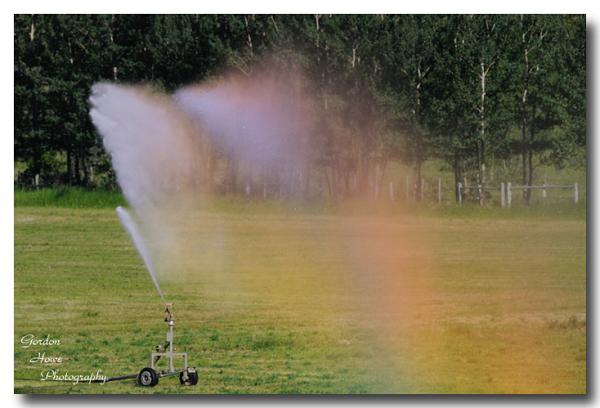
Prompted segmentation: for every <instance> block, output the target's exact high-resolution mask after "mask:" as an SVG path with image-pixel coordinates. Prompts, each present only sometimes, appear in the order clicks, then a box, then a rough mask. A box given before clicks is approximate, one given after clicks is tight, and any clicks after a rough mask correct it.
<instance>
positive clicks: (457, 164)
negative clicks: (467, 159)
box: [452, 150, 462, 203]
mask: <svg viewBox="0 0 600 408" xmlns="http://www.w3.org/2000/svg"><path fill="white" fill-rule="evenodd" d="M452 169H453V170H454V199H455V200H456V202H457V203H458V194H459V192H458V183H459V182H460V181H461V179H462V172H461V168H460V157H459V154H458V151H457V150H455V151H454V161H453V163H452Z"/></svg>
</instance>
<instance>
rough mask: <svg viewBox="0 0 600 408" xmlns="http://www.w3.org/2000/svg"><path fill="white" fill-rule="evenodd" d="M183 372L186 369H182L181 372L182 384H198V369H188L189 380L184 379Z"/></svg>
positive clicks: (180, 380)
mask: <svg viewBox="0 0 600 408" xmlns="http://www.w3.org/2000/svg"><path fill="white" fill-rule="evenodd" d="M183 373H184V371H182V372H181V373H179V383H180V384H181V385H196V384H198V373H197V372H196V371H188V372H187V376H188V378H187V380H184V379H183Z"/></svg>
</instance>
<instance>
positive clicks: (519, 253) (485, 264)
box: [14, 203, 586, 394]
mask: <svg viewBox="0 0 600 408" xmlns="http://www.w3.org/2000/svg"><path fill="white" fill-rule="evenodd" d="M231 205H232V207H229V208H226V207H217V208H211V209H210V211H208V212H207V213H206V214H205V215H204V216H203V217H202V223H200V224H199V225H198V226H196V225H194V226H193V227H194V228H199V229H201V230H202V231H201V234H200V236H202V237H205V240H203V241H197V242H196V244H198V245H197V246H186V247H185V248H183V249H182V252H181V255H182V257H181V258H182V259H185V260H186V261H185V262H182V263H181V264H180V265H176V267H175V265H174V268H173V270H172V271H171V272H170V274H169V275H168V276H166V275H163V276H161V282H162V285H163V289H164V290H165V292H166V293H167V297H168V299H169V300H172V301H173V302H174V303H175V313H176V319H177V328H176V345H177V347H178V349H179V350H185V351H187V352H188V353H189V354H190V359H191V362H192V364H193V365H195V366H197V367H198V369H199V370H200V371H199V372H200V382H199V385H198V386H196V387H181V386H180V385H179V384H178V381H177V379H175V378H164V379H161V381H160V383H159V385H158V386H157V387H156V388H154V389H146V388H141V387H138V386H136V385H135V382H134V381H124V382H118V383H109V384H106V385H95V384H92V385H88V384H78V385H72V384H61V383H55V382H42V381H40V380H39V378H40V373H41V372H42V371H45V370H47V369H49V368H55V369H60V370H65V371H68V372H70V373H73V374H88V373H91V372H95V371H96V370H97V369H101V370H102V371H103V372H104V373H105V374H107V375H120V374H130V373H136V372H138V371H139V370H140V369H141V368H142V367H143V366H144V365H146V364H147V360H148V356H149V352H150V351H151V350H152V348H153V346H155V345H156V344H159V343H160V342H162V341H163V339H164V331H165V329H166V327H165V324H164V323H163V322H162V320H161V316H162V308H161V304H160V300H159V299H158V296H157V295H156V294H155V292H154V289H153V287H152V284H151V282H150V280H149V278H148V276H147V273H146V272H145V270H144V268H143V266H142V264H141V262H140V261H139V259H138V257H137V255H136V253H135V250H134V249H133V248H132V246H131V244H130V243H129V240H128V238H127V236H126V234H125V232H124V231H122V229H121V227H120V225H119V224H118V221H117V219H116V217H115V215H114V212H113V209H112V208H110V209H93V208H88V209H74V208H73V209H72V208H57V207H21V206H17V208H15V340H14V341H15V391H16V392H20V393H190V392H191V393H286V394H289V393H292V394H293V393H373V392H375V393H377V392H380V393H393V392H400V393H432V392H433V393H477V392H483V393H490V392H491V393H511V392H520V393H545V392H550V393H552V392H554V393H556V392H558V393H583V392H585V387H586V365H585V364H586V363H585V356H586V343H585V334H586V314H585V304H586V303H585V287H586V275H585V236H586V229H585V221H584V220H582V219H581V218H580V216H575V217H573V216H561V215H556V214H555V215H554V217H552V218H550V217H547V218H545V217H542V218H530V217H529V216H522V217H518V216H517V215H514V216H513V217H514V218H511V219H505V218H503V216H495V215H494V214H490V215H489V216H481V217H479V216H476V217H471V218H467V217H466V216H464V214H463V213H461V212H460V211H466V209H459V210H457V212H451V211H448V212H447V213H443V214H442V213H439V212H438V213H428V212H425V211H423V213H421V214H418V216H413V215H414V213H412V215H411V216H408V217H401V216H387V215H386V216H385V217H383V216H359V215H355V216H345V215H344V216H340V215H327V214H325V215H324V214H297V213H290V212H285V211H281V212H279V213H278V212H276V211H275V212H274V213H268V212H266V211H265V212H261V211H257V212H251V211H248V208H247V207H242V208H245V211H241V210H240V208H239V207H237V208H236V207H235V205H239V204H237V203H232V204H231ZM224 208H225V209H224ZM484 210H485V209H483V210H482V211H484ZM236 211H237V213H236ZM499 211H500V210H496V212H499ZM355 214H357V213H355ZM517 214H518V213H517ZM186 227H190V226H186ZM28 333H33V334H35V335H37V336H38V337H45V336H46V335H50V337H53V338H59V339H60V340H61V345H60V346H57V347H45V348H44V347H32V348H29V349H24V348H22V347H21V345H20V344H19V340H20V338H21V336H23V335H25V334H28ZM38 352H46V355H47V356H48V355H60V356H63V357H64V358H65V361H64V362H63V363H62V364H60V365H50V366H42V365H40V364H33V363H29V362H28V360H29V359H30V358H32V357H35V356H36V355H37V353H38Z"/></svg>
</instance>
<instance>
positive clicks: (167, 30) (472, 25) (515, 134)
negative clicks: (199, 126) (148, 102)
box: [14, 15, 586, 200]
mask: <svg viewBox="0 0 600 408" xmlns="http://www.w3.org/2000/svg"><path fill="white" fill-rule="evenodd" d="M14 47H15V50H14V76H15V77H14V79H15V135H14V144H15V186H18V187H21V188H29V187H32V186H34V185H36V175H37V184H39V185H43V186H66V185H69V186H82V187H89V188H109V189H112V188H115V187H116V184H115V176H114V172H113V171H112V169H111V166H110V161H109V159H108V157H107V155H106V153H105V152H104V150H103V148H102V144H101V140H100V138H99V137H98V135H97V134H96V132H95V130H94V128H93V126H92V124H91V122H90V119H89V114H88V113H89V105H88V97H89V92H90V88H91V86H92V84H93V83H95V82H97V81H100V80H108V81H116V82H123V83H139V82H143V83H149V84H152V86H154V87H156V88H158V89H161V90H164V91H168V92H171V91H174V90H176V89H177V88H178V87H180V86H182V85H186V84H190V83H193V82H198V81H202V80H205V79H209V78H214V77H218V76H219V75H220V74H221V73H223V72H224V71H226V70H229V71H231V70H234V71H237V72H239V73H240V74H242V75H245V76H248V77H249V78H252V76H253V74H254V70H255V67H256V66H257V64H260V63H263V61H265V59H268V61H269V63H270V64H275V65H280V66H281V67H285V66H287V65H294V66H299V67H301V69H302V71H303V72H304V73H305V75H306V76H307V77H308V78H309V80H310V81H311V82H312V84H313V85H314V87H315V89H317V90H318V92H317V103H318V104H319V105H320V106H319V109H320V110H321V111H322V112H325V113H326V114H327V115H330V116H331V117H332V118H346V119H344V123H341V124H339V126H337V127H335V128H330V129H328V130H326V131H323V134H322V135H317V136H318V137H314V138H313V139H311V140H315V141H317V142H315V143H316V144H315V145H314V146H312V147H313V149H312V153H311V161H310V166H311V171H310V173H311V174H312V175H313V178H314V179H319V180H323V179H324V180H326V181H327V183H324V185H325V184H326V185H327V188H326V189H324V190H323V194H324V195H327V196H329V197H344V196H350V195H372V192H373V190H374V189H375V190H377V189H379V188H380V186H379V185H378V183H380V182H381V180H382V179H383V176H382V174H383V173H384V171H385V169H386V165H387V164H388V163H394V162H397V163H403V164H405V165H408V166H410V167H411V169H412V172H413V174H414V178H415V179H416V180H420V179H421V171H422V167H423V164H424V163H425V162H426V161H430V160H433V161H437V162H439V163H440V166H443V167H444V168H445V169H447V170H448V171H451V172H452V174H453V176H454V180H455V183H454V184H455V185H456V182H458V181H461V180H467V179H468V180H470V182H471V183H473V184H476V185H480V186H483V190H484V191H485V186H486V184H488V183H491V182H492V181H493V179H494V177H496V178H498V177H499V176H498V174H499V173H500V172H502V171H504V172H509V171H511V172H513V173H514V174H518V178H519V181H520V182H522V184H523V185H531V184H532V183H534V182H535V177H536V166H538V165H541V164H543V165H551V166H554V167H556V168H559V169H560V168H565V167H570V168H573V167H578V168H585V166H586V151H585V148H586V24H585V16H571V15H569V16H566V15H564V16H557V15H543V16H542V15H509V16H507V15H474V16H467V15H451V16H444V15H436V16H430V15H399V16H396V15H168V16H164V15H16V16H15V18H14ZM367 116H368V117H369V118H373V117H377V118H378V120H377V121H375V122H374V121H372V120H367V119H366V117H367ZM340 129H343V131H342V130H340ZM217 160H218V161H219V162H222V163H223V167H226V166H227V158H226V157H222V156H219V157H218V158H217ZM228 180H229V181H228ZM230 180H232V179H231V178H226V177H223V178H222V180H216V181H215V184H216V186H215V190H216V191H227V192H231V193H234V194H235V193H236V192H237V193H239V194H243V191H244V190H245V189H246V188H247V187H245V185H246V186H247V181H246V182H245V185H244V184H243V183H242V181H241V180H243V178H242V177H237V178H235V177H234V178H233V180H234V183H238V184H239V185H238V184H236V185H230V186H224V185H223V184H225V183H228V182H231V181H230ZM236 180H237V181H236ZM349 180H350V181H349ZM357 180H358V181H357ZM420 188H421V184H420V183H417V184H416V185H415V191H414V194H415V197H420V196H422V194H420V192H419V189H420ZM529 191H530V190H526V193H525V195H526V197H525V199H526V200H528V199H529V197H528V196H527V195H528V194H529ZM304 194H309V190H308V189H307V190H306V191H305V192H304Z"/></svg>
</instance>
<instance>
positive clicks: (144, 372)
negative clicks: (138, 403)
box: [95, 207, 198, 387]
mask: <svg viewBox="0 0 600 408" xmlns="http://www.w3.org/2000/svg"><path fill="white" fill-rule="evenodd" d="M117 215H118V216H119V219H120V221H121V223H122V224H123V227H124V228H125V230H127V232H128V233H129V236H130V237H131V240H132V241H133V244H134V246H135V247H136V249H137V250H138V253H139V254H140V256H141V257H142V260H143V261H144V264H145V265H146V268H147V269H148V273H149V274H150V278H151V279H152V282H153V283H154V285H155V287H156V289H157V290H158V293H159V294H160V297H161V299H163V300H164V296H163V293H162V291H161V290H160V286H159V285H158V280H157V279H156V276H155V275H154V269H153V267H152V263H151V261H150V258H149V256H148V251H147V248H146V247H145V245H144V242H143V240H142V236H141V234H140V233H139V232H138V229H137V227H136V224H135V221H134V220H133V218H132V217H131V215H130V214H129V212H127V210H125V209H124V208H122V207H117ZM164 321H165V323H167V327H168V330H167V337H166V340H165V342H164V343H163V344H159V345H157V346H156V347H155V348H154V351H153V352H151V353H150V365H149V366H146V367H144V368H142V369H141V370H140V372H139V373H138V374H127V375H121V376H117V377H108V378H106V379H105V380H103V381H102V382H109V381H119V380H126V379H133V378H136V379H137V383H138V384H139V385H141V386H143V387H154V386H155V385H156V384H158V380H159V378H160V377H171V376H176V375H179V383H180V384H181V385H196V384H198V372H197V371H196V368H195V367H190V366H189V365H188V355H187V353H178V352H177V351H176V349H175V344H174V340H175V338H174V329H175V317H174V315H173V303H170V302H165V312H164ZM161 358H164V359H165V360H167V368H166V369H162V370H159V369H158V367H157V366H158V362H159V360H161ZM175 358H182V359H183V367H182V368H176V366H175ZM95 382H100V381H95Z"/></svg>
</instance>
